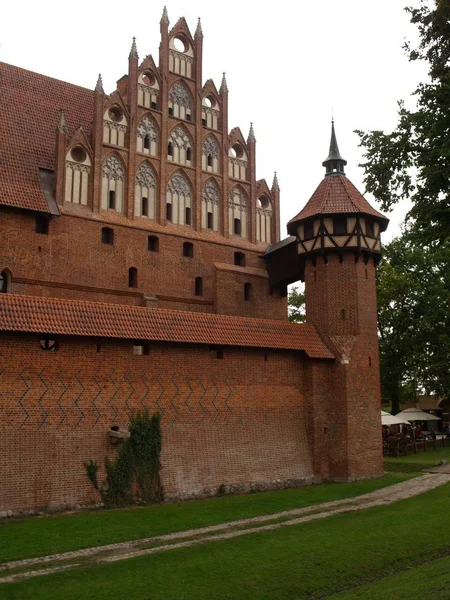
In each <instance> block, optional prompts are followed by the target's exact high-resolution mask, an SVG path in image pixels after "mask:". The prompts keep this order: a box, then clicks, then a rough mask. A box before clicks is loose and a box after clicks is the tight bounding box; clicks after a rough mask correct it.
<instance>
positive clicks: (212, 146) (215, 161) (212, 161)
mask: <svg viewBox="0 0 450 600" xmlns="http://www.w3.org/2000/svg"><path fill="white" fill-rule="evenodd" d="M219 164H220V151H219V144H218V143H217V140H216V138H215V137H214V136H212V135H208V137H206V138H205V139H204V140H203V144H202V169H203V170H204V171H209V172H210V173H219Z"/></svg>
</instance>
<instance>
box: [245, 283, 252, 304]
mask: <svg viewBox="0 0 450 600" xmlns="http://www.w3.org/2000/svg"><path fill="white" fill-rule="evenodd" d="M251 299H252V284H251V283H246V284H244V300H245V301H246V302H250V300H251Z"/></svg>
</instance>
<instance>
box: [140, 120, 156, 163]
mask: <svg viewBox="0 0 450 600" xmlns="http://www.w3.org/2000/svg"><path fill="white" fill-rule="evenodd" d="M136 150H137V152H141V153H142V154H149V155H150V156H158V128H157V125H156V123H155V121H154V120H153V118H152V117H151V116H150V115H145V116H144V117H142V119H141V120H140V122H139V125H138V128H137V141H136Z"/></svg>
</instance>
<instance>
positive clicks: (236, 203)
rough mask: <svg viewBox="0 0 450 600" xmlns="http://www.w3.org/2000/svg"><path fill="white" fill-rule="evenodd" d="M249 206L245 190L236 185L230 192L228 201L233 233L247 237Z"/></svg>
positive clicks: (229, 218) (229, 219) (229, 220)
mask: <svg viewBox="0 0 450 600" xmlns="http://www.w3.org/2000/svg"><path fill="white" fill-rule="evenodd" d="M247 206H248V202H247V196H246V195H245V192H244V190H243V189H242V188H241V187H239V186H235V187H234V188H233V189H232V190H231V192H230V198H229V201H228V222H229V224H230V229H231V231H230V233H231V234H233V235H239V236H241V237H243V238H247V227H248V222H247V221H248V215H247Z"/></svg>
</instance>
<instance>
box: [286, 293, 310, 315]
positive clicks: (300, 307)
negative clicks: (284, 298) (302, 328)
mask: <svg viewBox="0 0 450 600" xmlns="http://www.w3.org/2000/svg"><path fill="white" fill-rule="evenodd" d="M288 319H289V321H290V322H291V323H304V322H305V320H306V315H305V293H304V292H302V291H301V290H300V288H297V287H294V288H292V289H291V291H290V292H289V295H288Z"/></svg>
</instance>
